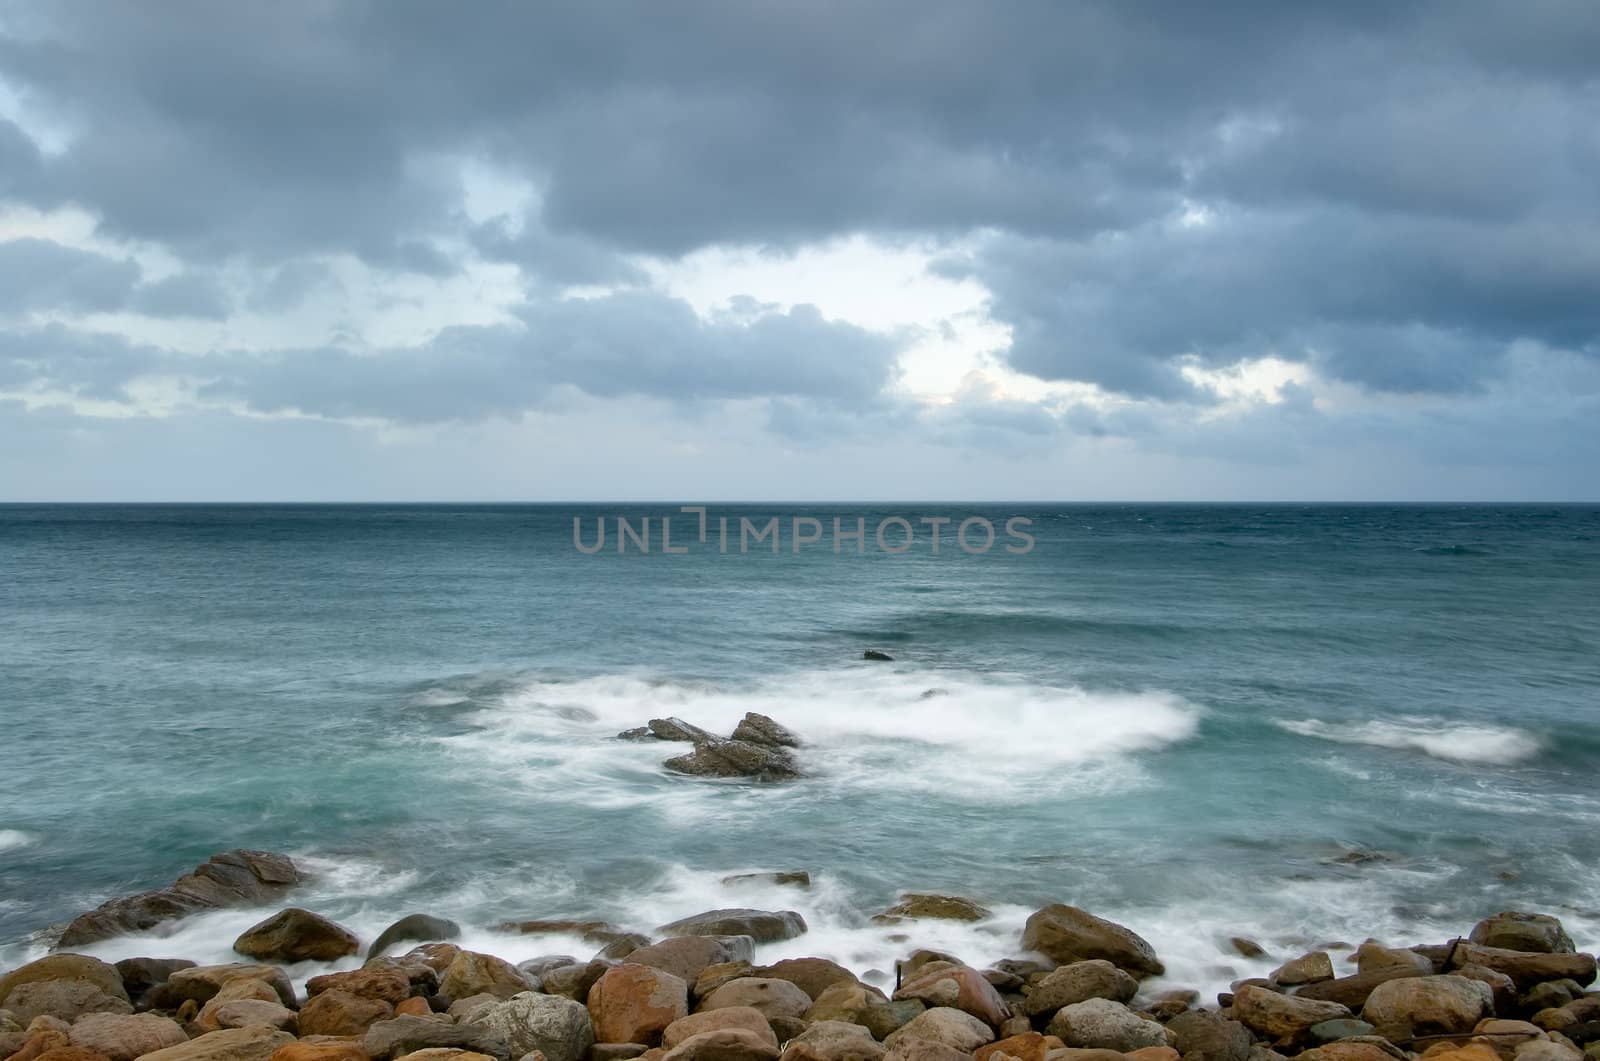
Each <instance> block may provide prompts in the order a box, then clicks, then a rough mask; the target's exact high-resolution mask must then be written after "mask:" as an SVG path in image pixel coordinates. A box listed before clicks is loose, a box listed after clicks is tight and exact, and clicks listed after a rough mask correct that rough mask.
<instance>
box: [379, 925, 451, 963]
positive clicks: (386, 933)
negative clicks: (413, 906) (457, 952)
mask: <svg viewBox="0 0 1600 1061" xmlns="http://www.w3.org/2000/svg"><path fill="white" fill-rule="evenodd" d="M460 935H461V926H460V925H458V924H456V923H455V922H454V921H452V920H450V919H449V918H447V917H434V916H433V915H431V914H407V915H406V916H405V917H402V918H401V919H400V920H398V921H396V922H395V923H394V924H392V925H390V926H389V927H388V928H386V929H384V930H383V931H382V932H380V933H378V938H377V939H375V940H373V941H372V946H370V947H368V948H367V957H369V958H376V957H378V956H379V955H381V954H382V953H383V952H384V951H386V950H388V949H389V948H390V947H392V946H394V945H395V944H396V943H433V942H435V941H437V940H446V939H456V938H457V937H459V936H460Z"/></svg>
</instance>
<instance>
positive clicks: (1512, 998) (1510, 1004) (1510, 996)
mask: <svg viewBox="0 0 1600 1061" xmlns="http://www.w3.org/2000/svg"><path fill="white" fill-rule="evenodd" d="M1450 972H1451V975H1452V976H1463V977H1466V978H1467V979H1468V980H1477V981H1478V982H1479V983H1484V984H1488V985H1489V990H1491V991H1493V992H1494V1008H1495V1012H1496V1013H1499V1012H1502V1011H1504V1012H1506V1013H1509V1012H1511V1010H1512V1009H1513V1008H1515V1006H1516V1004H1517V983H1516V981H1515V980H1513V979H1511V977H1509V976H1507V975H1506V974H1505V973H1497V972H1495V971H1494V970H1493V969H1485V968H1484V967H1483V966H1481V965H1463V966H1460V967H1458V968H1456V969H1452V970H1451V971H1450Z"/></svg>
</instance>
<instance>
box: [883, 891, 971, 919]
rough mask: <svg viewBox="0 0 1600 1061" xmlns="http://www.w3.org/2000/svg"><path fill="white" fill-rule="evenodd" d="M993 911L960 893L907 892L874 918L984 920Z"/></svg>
mask: <svg viewBox="0 0 1600 1061" xmlns="http://www.w3.org/2000/svg"><path fill="white" fill-rule="evenodd" d="M992 916H993V911H991V910H990V909H989V908H988V907H986V906H982V905H980V904H978V903H976V902H974V901H973V900H971V899H967V898H963V897H962V896H959V895H929V894H926V893H924V892H907V893H905V894H904V895H902V896H900V901H899V902H897V903H895V904H894V905H893V906H891V907H889V909H887V910H885V911H884V912H883V913H881V914H879V915H878V917H876V918H874V919H873V920H880V919H889V918H893V919H899V918H902V917H926V918H941V919H944V920H947V921H982V920H983V919H984V918H986V917H992Z"/></svg>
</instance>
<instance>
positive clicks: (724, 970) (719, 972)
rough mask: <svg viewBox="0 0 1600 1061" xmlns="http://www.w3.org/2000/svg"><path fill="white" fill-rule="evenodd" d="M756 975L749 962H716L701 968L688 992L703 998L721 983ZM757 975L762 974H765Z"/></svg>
mask: <svg viewBox="0 0 1600 1061" xmlns="http://www.w3.org/2000/svg"><path fill="white" fill-rule="evenodd" d="M756 975H758V974H757V973H756V971H755V967H754V966H752V965H751V964H750V963H749V962H746V961H737V962H718V963H717V964H716V965H708V966H706V967H705V968H704V969H703V970H701V972H700V975H699V976H698V977H696V978H695V981H694V985H693V986H692V987H690V989H689V993H690V994H692V995H693V996H694V997H695V998H705V997H706V996H707V995H709V994H711V992H713V991H715V990H716V989H717V988H719V987H721V986H722V985H723V984H726V983H731V982H733V981H734V980H740V979H743V978H744V977H746V976H756ZM759 975H762V976H764V975H766V974H765V973H762V974H759Z"/></svg>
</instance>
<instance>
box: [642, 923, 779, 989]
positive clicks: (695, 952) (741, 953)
mask: <svg viewBox="0 0 1600 1061" xmlns="http://www.w3.org/2000/svg"><path fill="white" fill-rule="evenodd" d="M753 952H754V946H753V941H750V940H748V939H747V940H746V941H745V943H743V944H740V943H737V942H735V941H734V940H733V939H730V938H728V937H722V938H716V937H713V936H709V935H698V934H696V935H681V936H673V937H671V938H669V939H664V940H662V941H661V942H659V943H653V944H651V945H650V946H648V947H640V948H639V949H638V950H636V951H634V952H633V953H631V954H629V955H627V959H628V961H630V962H634V963H636V964H638V965H648V966H650V967H651V968H654V969H663V970H665V971H667V972H669V973H671V974H672V975H673V976H676V977H679V978H680V979H682V980H685V981H687V982H688V983H694V982H695V981H696V980H698V979H699V978H700V974H701V973H702V972H704V971H705V969H706V966H708V965H719V964H721V963H723V962H731V961H741V960H742V961H749V960H750V956H751V954H752V953H753Z"/></svg>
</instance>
